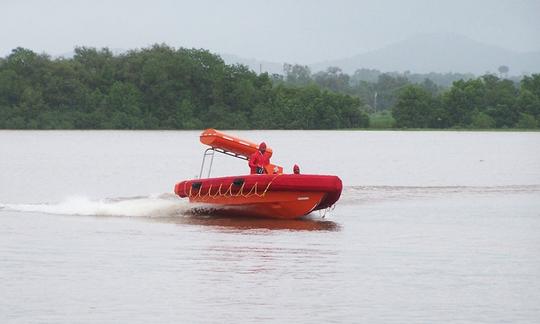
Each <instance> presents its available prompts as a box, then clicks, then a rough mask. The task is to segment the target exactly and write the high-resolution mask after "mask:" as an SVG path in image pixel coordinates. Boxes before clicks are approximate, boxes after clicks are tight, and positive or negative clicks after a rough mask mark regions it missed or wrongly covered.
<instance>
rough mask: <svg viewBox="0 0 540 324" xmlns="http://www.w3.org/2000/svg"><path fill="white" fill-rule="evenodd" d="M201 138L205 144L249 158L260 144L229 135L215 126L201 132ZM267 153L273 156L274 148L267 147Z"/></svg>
mask: <svg viewBox="0 0 540 324" xmlns="http://www.w3.org/2000/svg"><path fill="white" fill-rule="evenodd" d="M200 140H201V143H203V144H205V145H208V146H211V147H213V148H218V149H222V150H225V151H227V152H231V153H235V154H238V155H241V156H245V157H246V158H249V156H250V155H251V154H253V153H255V152H256V151H257V150H258V149H259V144H255V143H253V142H250V141H246V140H243V139H241V138H238V137H235V136H231V135H227V134H225V133H222V132H220V131H217V130H215V129H213V128H209V129H205V130H204V131H203V132H202V133H201V136H200ZM266 154H269V157H271V156H272V149H271V148H270V147H266Z"/></svg>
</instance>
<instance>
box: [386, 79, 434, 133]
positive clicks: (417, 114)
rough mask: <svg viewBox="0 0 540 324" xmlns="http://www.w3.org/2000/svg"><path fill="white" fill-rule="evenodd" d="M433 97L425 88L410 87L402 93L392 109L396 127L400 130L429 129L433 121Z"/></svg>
mask: <svg viewBox="0 0 540 324" xmlns="http://www.w3.org/2000/svg"><path fill="white" fill-rule="evenodd" d="M430 113H431V96H430V95H429V93H428V92H427V91H426V90H424V89H423V88H421V87H419V86H416V85H408V86H406V87H405V88H403V90H402V91H401V92H400V94H399V97H398V99H397V103H396V105H395V106H394V108H393V109H392V116H393V117H394V118H395V120H396V126H397V127H400V128H402V127H403V128H411V127H413V128H422V127H428V126H429V122H430V119H431V116H430Z"/></svg>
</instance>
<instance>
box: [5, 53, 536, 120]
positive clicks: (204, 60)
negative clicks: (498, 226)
mask: <svg viewBox="0 0 540 324" xmlns="http://www.w3.org/2000/svg"><path fill="white" fill-rule="evenodd" d="M505 68H506V69H505V71H506V72H507V69H508V68H507V67H505ZM500 72H501V70H500ZM501 73H503V72H501ZM380 112H383V114H385V116H386V117H384V118H385V121H384V123H383V124H384V126H383V127H397V128H450V127H457V128H514V127H519V128H536V127H538V126H539V124H540V75H538V74H533V75H531V76H524V77H523V78H522V79H521V80H516V79H512V80H510V79H506V78H504V79H503V78H498V77H497V76H495V75H489V74H488V75H485V76H482V77H475V76H474V75H472V74H459V73H445V74H441V73H429V74H415V73H410V72H405V73H397V72H393V73H381V72H380V71H377V70H369V69H359V70H357V71H356V72H355V73H354V74H353V75H348V74H346V73H343V72H342V71H341V69H339V68H337V67H329V68H328V69H327V70H326V71H320V72H317V73H315V74H312V73H311V71H310V69H309V68H308V67H307V66H303V65H298V64H296V65H291V64H285V65H284V73H283V75H278V74H274V75H268V74H267V73H261V74H256V73H255V72H253V71H251V70H249V68H248V67H246V66H243V65H227V64H225V63H224V61H223V60H222V59H221V58H220V57H219V56H217V55H215V54H212V53H210V52H208V51H206V50H199V49H185V48H179V49H174V48H172V47H169V46H167V45H164V44H161V45H154V46H151V47H149V48H144V49H140V50H133V51H129V52H126V53H124V54H120V55H113V54H112V52H111V51H110V50H109V49H107V48H103V49H95V48H87V47H79V48H76V49H75V53H74V56H73V57H72V58H56V59H53V58H51V57H50V56H48V55H46V54H37V53H34V52H33V51H31V50H28V49H24V48H17V49H14V50H13V51H12V53H11V54H10V55H8V56H6V57H4V58H0V128H4V129H6V128H11V129H202V128H207V127H214V128H220V129H337V128H367V127H369V126H370V117H369V116H368V113H370V114H371V126H372V127H377V120H376V118H377V115H379V113H380ZM390 114H391V115H390Z"/></svg>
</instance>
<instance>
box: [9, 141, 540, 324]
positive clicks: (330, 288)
mask: <svg viewBox="0 0 540 324" xmlns="http://www.w3.org/2000/svg"><path fill="white" fill-rule="evenodd" d="M199 133H200V132H191V131H178V132H175V131H163V132H160V131H156V132H153V131H148V132H146V131H133V132H130V131H126V132H122V131H0V323H254V322H256V323H259V322H274V323H287V322H291V323H316V322H323V323H434V322H446V323H449V322H450V323H538V322H539V321H540V293H539V292H540V133H535V132H530V133H529V132H523V133H521V132H366V131H230V133H231V134H233V135H237V136H240V137H245V138H247V139H250V140H252V141H255V142H258V141H262V140H264V141H266V143H267V144H268V145H269V146H270V147H272V149H273V150H274V155H273V157H272V162H273V163H276V164H280V165H282V166H284V168H285V170H286V171H287V172H291V170H292V166H293V165H294V164H295V163H296V164H299V165H300V167H301V170H302V173H312V174H335V175H338V176H340V177H341V179H342V181H343V185H344V189H343V193H342V197H341V199H340V200H339V201H338V203H337V205H336V207H335V209H333V210H332V211H329V212H328V213H326V215H323V214H322V213H318V212H316V213H313V214H311V215H309V217H307V218H305V219H302V220H295V221H276V220H263V219H241V218H224V217H218V216H212V215H205V214H200V213H193V212H192V210H191V206H190V205H189V204H188V203H187V202H186V201H184V200H182V199H180V198H177V197H175V196H174V194H172V191H173V187H174V184H175V183H176V182H178V181H181V180H184V179H188V178H193V177H194V176H195V175H197V174H198V173H199V168H200V163H201V159H202V154H203V151H204V147H203V145H202V144H200V143H199V141H198V135H199ZM247 172H248V167H247V163H246V162H245V161H241V160H237V159H234V158H230V157H216V160H215V161H214V169H213V173H212V174H213V175H214V176H218V175H236V174H245V173H247ZM323 216H324V218H323Z"/></svg>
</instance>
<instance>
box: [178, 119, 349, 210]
mask: <svg viewBox="0 0 540 324" xmlns="http://www.w3.org/2000/svg"><path fill="white" fill-rule="evenodd" d="M200 141H201V142H202V143H203V144H206V145H208V146H210V148H208V149H207V150H206V151H205V153H204V156H203V162H202V165H201V171H200V175H199V179H192V180H186V181H182V182H179V183H177V184H176V186H175V188H174V191H175V193H176V194H177V195H178V196H180V197H182V198H188V199H189V201H190V202H192V203H200V204H204V206H206V207H205V208H208V209H211V210H212V211H213V212H215V211H217V212H219V213H221V214H226V215H231V216H253V217H268V218H280V219H294V218H299V217H302V216H304V215H307V214H309V213H311V212H312V211H314V210H320V209H325V208H329V207H331V206H333V205H334V204H335V203H336V202H337V201H338V199H339V197H340V195H341V190H342V183H341V180H340V179H339V178H338V177H337V176H333V175H306V174H283V168H282V167H280V166H277V165H269V166H267V167H266V170H267V174H249V175H239V176H233V177H220V178H210V173H211V168H212V163H213V157H214V154H215V152H219V153H223V154H226V155H230V156H234V157H237V158H241V159H244V160H247V159H248V157H249V156H250V155H251V154H252V153H253V152H255V151H257V150H258V145H257V144H255V143H252V142H249V141H246V140H242V139H240V138H237V137H234V136H230V135H227V134H225V133H222V132H219V131H217V130H215V129H207V130H205V131H203V132H202V134H201V135H200ZM266 150H267V152H268V154H272V149H271V148H267V149H266ZM208 157H210V159H211V160H210V164H209V168H208V172H207V178H203V173H205V169H204V166H205V162H206V159H207V158H208ZM247 169H248V167H247V163H246V170H247Z"/></svg>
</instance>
